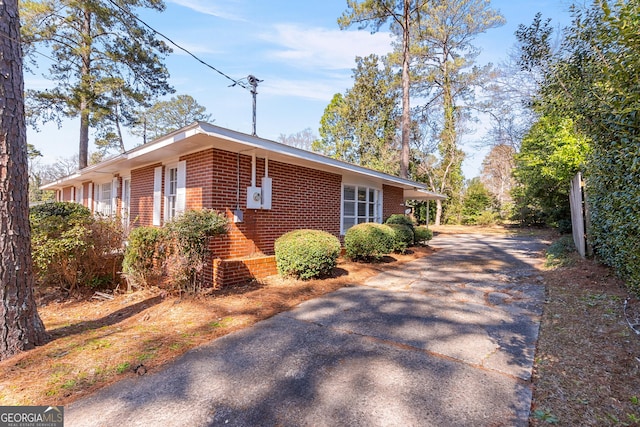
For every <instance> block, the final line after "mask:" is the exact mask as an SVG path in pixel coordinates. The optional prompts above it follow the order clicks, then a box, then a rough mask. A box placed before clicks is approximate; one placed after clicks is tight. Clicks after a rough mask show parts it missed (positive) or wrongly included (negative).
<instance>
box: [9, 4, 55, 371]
mask: <svg viewBox="0 0 640 427" xmlns="http://www.w3.org/2000/svg"><path fill="white" fill-rule="evenodd" d="M0 16H2V19H0V76H3V77H2V78H0V170H2V173H1V174H0V236H2V239H0V256H1V257H2V262H1V263H0V360H1V359H6V358H8V357H11V356H12V355H14V354H16V353H18V352H20V351H23V350H28V349H30V348H33V347H34V346H36V345H40V344H43V343H44V342H45V341H46V339H47V335H46V332H45V329H44V325H43V323H42V321H41V320H40V317H39V316H38V311H37V309H36V303H35V299H34V296H33V285H34V275H33V262H32V259H31V235H30V228H29V192H28V182H29V176H28V172H27V170H28V157H27V141H26V125H25V121H24V99H23V88H24V82H23V77H22V52H21V49H20V20H19V17H18V1H17V0H6V1H2V2H0Z"/></svg>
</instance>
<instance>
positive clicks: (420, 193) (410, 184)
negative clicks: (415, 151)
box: [40, 122, 446, 200]
mask: <svg viewBox="0 0 640 427" xmlns="http://www.w3.org/2000/svg"><path fill="white" fill-rule="evenodd" d="M197 134H205V135H208V136H211V137H215V138H220V139H224V140H226V141H229V142H233V143H237V144H240V145H244V146H247V147H248V149H258V150H264V151H266V152H269V153H275V154H279V155H282V156H284V157H289V158H293V159H299V160H304V161H307V162H310V163H315V164H319V165H323V166H324V167H327V166H328V167H329V168H331V169H337V170H339V171H342V172H347V173H355V174H357V175H362V176H366V177H368V178H375V179H378V180H382V181H384V182H385V183H388V184H396V185H398V186H400V187H402V188H403V189H404V190H405V199H409V198H414V197H407V195H409V194H411V195H414V196H416V200H427V199H431V200H434V199H438V198H440V199H444V198H446V197H445V196H442V195H440V194H437V193H432V192H429V191H427V189H426V186H425V185H424V184H422V183H418V182H415V181H412V180H409V179H403V178H399V177H396V176H393V175H389V174H386V173H383V172H378V171H375V170H372V169H367V168H365V167H362V166H357V165H353V164H351V163H347V162H343V161H341V160H337V159H334V158H331V157H327V156H324V155H322V154H318V153H313V152H311V151H306V150H302V149H300V148H296V147H292V146H289V145H286V144H282V143H279V142H276V141H270V140H268V139H263V138H259V137H257V136H252V135H248V134H245V133H241V132H237V131H233V130H230V129H226V128H222V127H219V126H214V125H212V124H209V123H205V122H195V123H192V124H190V125H188V126H185V127H183V128H182V129H179V130H177V131H175V132H172V133H170V134H168V135H166V136H163V137H160V138H158V139H156V140H154V141H151V142H148V143H147V144H144V145H140V146H138V147H135V148H133V149H131V150H129V151H127V152H125V153H123V154H120V155H118V156H116V157H114V158H112V159H108V160H106V161H104V162H101V163H98V164H96V165H92V166H89V167H87V168H84V169H82V170H79V171H78V172H76V173H75V174H73V175H70V176H68V177H65V178H62V179H59V180H57V181H55V182H52V183H49V184H45V185H43V186H41V187H40V188H41V189H43V190H52V189H59V188H61V187H63V186H65V183H67V184H66V185H72V183H71V182H70V181H76V182H77V181H81V180H88V179H91V177H90V176H88V175H95V174H100V173H108V172H107V171H101V169H104V168H105V167H107V166H111V167H113V166H117V163H119V162H124V161H127V160H132V159H136V158H141V157H143V156H145V155H147V154H150V153H153V152H157V151H158V150H162V149H163V148H166V147H169V146H171V145H172V144H174V143H176V142H178V141H181V140H184V139H187V138H190V137H192V136H195V135H197ZM83 178H84V179H83ZM407 190H409V191H407ZM417 197H419V198H417Z"/></svg>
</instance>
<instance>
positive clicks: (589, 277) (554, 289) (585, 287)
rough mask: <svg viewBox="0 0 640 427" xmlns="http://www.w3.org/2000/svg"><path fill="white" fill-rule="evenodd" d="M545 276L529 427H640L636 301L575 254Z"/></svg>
mask: <svg viewBox="0 0 640 427" xmlns="http://www.w3.org/2000/svg"><path fill="white" fill-rule="evenodd" d="M542 276H543V277H544V280H545V283H546V285H547V302H546V305H545V309H544V314H543V318H542V325H541V330H540V337H539V341H538V348H537V352H536V360H535V367H534V376H533V385H534V387H535V388H534V393H533V405H532V412H531V418H530V420H531V425H532V426H545V425H553V424H555V425H562V426H638V425H640V401H639V399H640V335H638V334H639V333H640V301H638V299H637V298H636V297H634V296H632V295H630V294H629V293H628V292H627V290H626V289H625V288H624V286H623V283H622V282H621V281H620V280H619V279H617V278H616V277H615V276H614V274H613V273H612V271H611V270H610V269H609V268H607V267H605V266H602V265H599V264H598V263H597V262H595V261H593V260H583V259H580V257H579V256H577V255H575V254H573V255H572V256H571V258H570V260H569V265H565V266H561V267H557V268H553V269H547V270H544V271H543V272H542Z"/></svg>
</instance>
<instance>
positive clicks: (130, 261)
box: [122, 227, 167, 290]
mask: <svg viewBox="0 0 640 427" xmlns="http://www.w3.org/2000/svg"><path fill="white" fill-rule="evenodd" d="M166 256H167V232H166V230H165V229H164V228H158V227H137V228H134V229H133V230H131V232H130V233H129V237H128V244H127V248H126V250H125V253H124V260H123V262H122V274H123V276H124V277H125V278H126V279H127V283H128V285H129V290H131V288H132V287H136V288H138V287H146V286H148V285H151V284H153V283H154V282H155V281H156V280H158V279H159V278H160V277H161V276H162V268H163V265H164V261H165V258H166Z"/></svg>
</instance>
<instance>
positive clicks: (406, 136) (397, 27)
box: [338, 0, 428, 178]
mask: <svg viewBox="0 0 640 427" xmlns="http://www.w3.org/2000/svg"><path fill="white" fill-rule="evenodd" d="M427 3H428V0H362V1H360V2H358V1H357V0H347V7H348V8H349V9H348V10H347V11H346V12H344V13H343V14H342V16H341V17H340V18H339V19H338V24H339V25H340V28H342V29H344V28H348V27H350V26H351V25H353V24H357V25H358V26H359V28H360V29H363V28H366V27H369V26H370V27H371V28H372V31H373V32H376V31H378V30H380V28H381V27H382V26H383V25H384V24H385V23H386V22H387V21H389V20H390V21H391V30H392V31H393V32H395V33H396V34H397V35H398V37H399V38H400V39H401V40H402V42H401V46H402V47H401V49H402V55H401V58H402V120H401V129H402V137H401V144H402V145H401V147H402V148H401V152H400V177H401V178H408V176H409V152H410V147H409V145H410V144H409V142H410V137H411V107H410V103H409V89H410V85H411V81H410V75H409V64H410V62H411V54H410V46H411V34H412V29H413V28H414V27H415V26H416V25H417V23H418V22H419V21H420V12H421V10H422V8H423V7H424V6H425V5H426V4H427Z"/></svg>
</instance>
